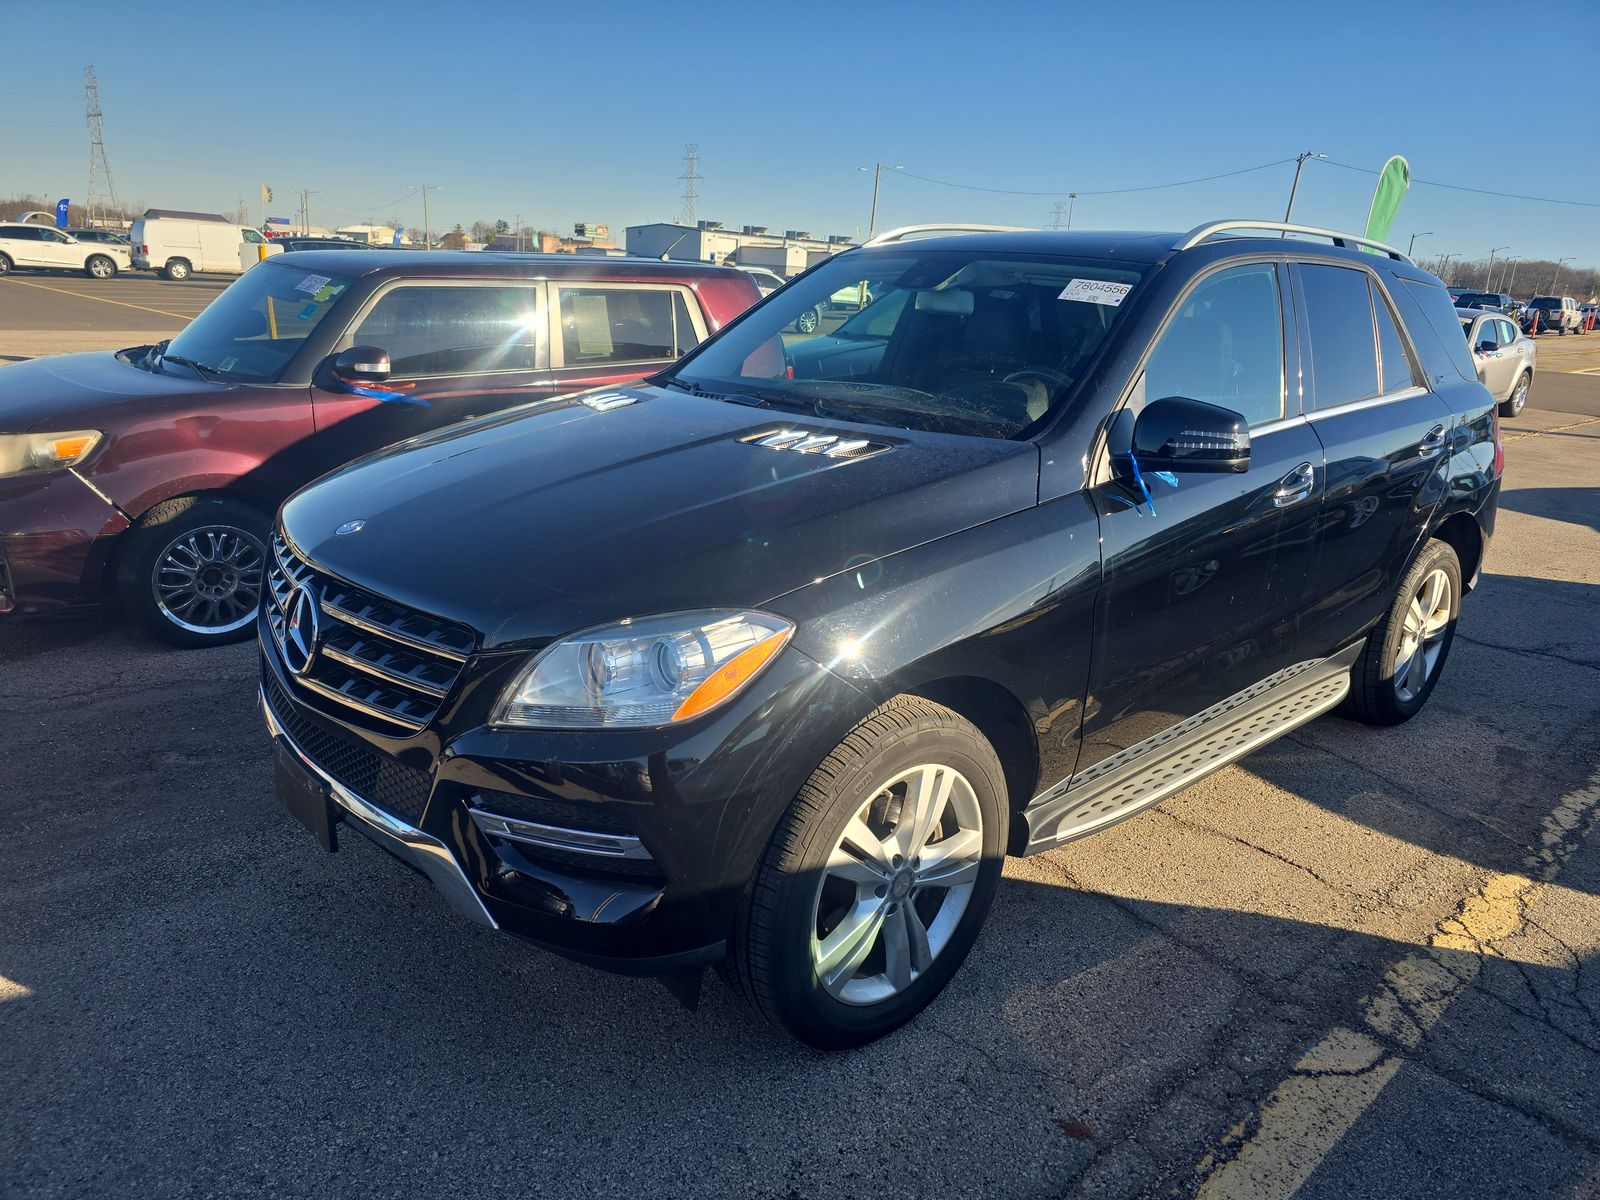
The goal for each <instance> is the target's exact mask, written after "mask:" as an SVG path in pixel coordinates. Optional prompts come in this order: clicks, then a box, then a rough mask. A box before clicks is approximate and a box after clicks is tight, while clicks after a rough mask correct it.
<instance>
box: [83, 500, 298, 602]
mask: <svg viewBox="0 0 1600 1200" xmlns="http://www.w3.org/2000/svg"><path fill="white" fill-rule="evenodd" d="M183 500H192V501H195V502H204V501H208V500H229V501H232V502H233V503H235V504H242V505H244V506H245V507H246V508H250V509H253V510H255V511H256V512H257V513H259V514H260V515H261V516H262V518H263V519H265V520H266V521H267V522H268V523H269V524H270V523H271V521H272V519H273V515H274V511H275V509H274V506H272V505H269V504H263V503H261V501H260V499H259V498H258V497H256V496H253V495H250V494H249V493H246V492H239V491H234V490H230V489H228V488H221V487H207V488H191V489H189V490H182V489H179V490H177V491H174V492H173V493H172V494H171V495H158V496H156V497H154V498H153V499H151V500H149V502H148V503H146V504H145V505H144V506H143V507H142V508H141V509H140V511H139V512H138V513H137V514H135V513H131V512H124V515H125V516H126V517H127V518H128V528H127V529H126V530H124V531H123V533H122V534H121V535H119V536H118V538H117V540H116V544H115V545H113V546H112V548H111V553H109V554H107V555H106V558H105V562H104V563H103V564H102V565H101V567H100V577H99V580H98V584H97V587H98V590H99V593H100V595H101V596H103V597H104V596H110V595H112V594H113V593H114V591H115V589H116V582H117V573H118V571H119V569H120V567H121V564H122V558H123V555H124V554H125V553H126V552H127V547H128V546H129V544H130V542H129V539H128V534H130V533H132V532H133V531H134V530H135V529H138V528H139V527H140V526H141V525H143V524H144V523H145V522H146V521H148V520H149V519H150V516H151V514H153V513H154V512H155V511H156V510H157V509H161V508H164V507H165V506H166V505H169V504H175V503H178V502H179V501H183Z"/></svg>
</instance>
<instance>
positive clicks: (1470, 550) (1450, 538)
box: [1424, 512, 1484, 591]
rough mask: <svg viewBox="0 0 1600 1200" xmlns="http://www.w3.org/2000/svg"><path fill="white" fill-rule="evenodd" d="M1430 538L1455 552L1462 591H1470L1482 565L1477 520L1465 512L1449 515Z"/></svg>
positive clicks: (1481, 548)
mask: <svg viewBox="0 0 1600 1200" xmlns="http://www.w3.org/2000/svg"><path fill="white" fill-rule="evenodd" d="M1430 536H1431V537H1434V538H1437V539H1439V541H1441V542H1444V543H1445V544H1446V545H1447V546H1449V547H1450V548H1451V549H1452V550H1454V551H1455V552H1456V558H1457V559H1458V560H1460V563H1461V580H1462V590H1463V591H1471V590H1472V587H1473V585H1474V584H1475V583H1476V582H1477V579H1478V568H1479V567H1481V566H1482V565H1483V550H1484V537H1483V530H1482V529H1480V528H1479V527H1478V520H1477V518H1476V517H1474V516H1473V515H1472V514H1471V513H1467V512H1455V513H1451V514H1450V516H1448V517H1446V518H1445V519H1444V520H1443V521H1442V522H1440V524H1439V527H1438V528H1437V529H1435V530H1433V532H1432V533H1431V534H1430ZM1424 544H1426V543H1424Z"/></svg>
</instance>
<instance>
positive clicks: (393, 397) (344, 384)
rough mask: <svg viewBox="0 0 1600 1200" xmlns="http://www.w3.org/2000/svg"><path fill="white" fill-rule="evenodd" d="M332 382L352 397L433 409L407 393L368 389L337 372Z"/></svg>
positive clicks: (364, 385)
mask: <svg viewBox="0 0 1600 1200" xmlns="http://www.w3.org/2000/svg"><path fill="white" fill-rule="evenodd" d="M333 382H334V385H335V386H336V387H337V388H338V389H339V390H340V391H341V392H348V393H349V394H350V395H352V396H367V397H370V398H371V399H373V400H382V401H384V402H385V403H386V404H412V405H415V406H416V407H418V408H432V407H433V406H432V405H431V404H429V403H428V402H427V401H426V400H424V399H423V398H422V397H421V396H413V395H411V393H409V392H396V391H393V390H392V389H389V388H376V387H368V386H367V385H366V384H361V383H356V382H355V381H354V380H351V379H346V378H345V377H344V376H343V375H340V374H339V373H338V372H337V371H335V372H334V375H333Z"/></svg>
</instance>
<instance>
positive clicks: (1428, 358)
mask: <svg viewBox="0 0 1600 1200" xmlns="http://www.w3.org/2000/svg"><path fill="white" fill-rule="evenodd" d="M1394 299H1395V303H1396V304H1397V305H1398V306H1399V308H1400V316H1401V317H1402V318H1403V319H1404V320H1405V323H1406V328H1407V329H1409V330H1410V331H1411V344H1412V345H1413V346H1414V347H1416V350H1417V353H1418V355H1419V356H1420V357H1421V359H1422V367H1423V370H1424V372H1425V373H1426V374H1427V377H1428V381H1429V383H1431V384H1433V385H1435V386H1437V385H1439V384H1442V383H1448V382H1451V381H1453V380H1454V379H1457V378H1459V379H1466V380H1472V381H1476V380H1477V378H1478V371H1477V368H1476V367H1474V366H1473V365H1472V352H1471V350H1470V348H1469V347H1468V346H1467V339H1466V338H1464V337H1462V336H1461V332H1460V331H1461V325H1460V318H1458V317H1457V316H1456V310H1455V305H1453V304H1452V303H1451V302H1450V294H1449V293H1448V292H1446V291H1445V290H1444V289H1443V288H1442V287H1440V286H1439V285H1438V284H1433V283H1422V282H1421V281H1418V280H1411V279H1407V280H1405V281H1404V282H1403V283H1401V285H1400V286H1399V287H1397V288H1395V289H1394Z"/></svg>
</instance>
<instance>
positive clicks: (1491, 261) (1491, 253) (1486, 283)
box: [1483, 246, 1511, 292]
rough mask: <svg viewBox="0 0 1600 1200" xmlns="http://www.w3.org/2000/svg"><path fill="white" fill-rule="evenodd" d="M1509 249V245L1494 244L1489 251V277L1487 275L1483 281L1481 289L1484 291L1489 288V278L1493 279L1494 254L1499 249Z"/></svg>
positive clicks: (1497, 252) (1498, 251)
mask: <svg viewBox="0 0 1600 1200" xmlns="http://www.w3.org/2000/svg"><path fill="white" fill-rule="evenodd" d="M1509 249H1511V247H1510V246H1496V247H1495V248H1494V249H1493V250H1491V251H1489V277H1488V279H1485V280H1484V281H1483V290H1484V291H1486V292H1487V291H1488V290H1489V279H1493V278H1494V256H1495V255H1496V254H1499V253H1500V251H1502V250H1509Z"/></svg>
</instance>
